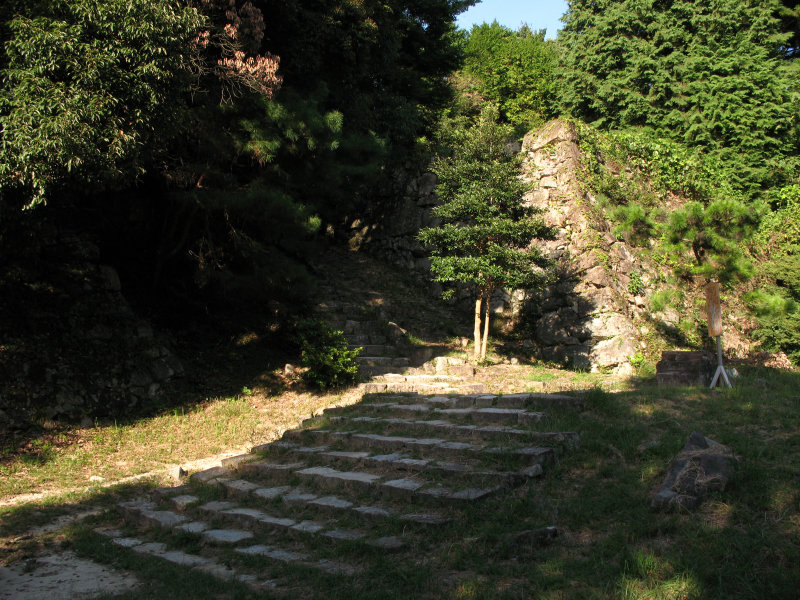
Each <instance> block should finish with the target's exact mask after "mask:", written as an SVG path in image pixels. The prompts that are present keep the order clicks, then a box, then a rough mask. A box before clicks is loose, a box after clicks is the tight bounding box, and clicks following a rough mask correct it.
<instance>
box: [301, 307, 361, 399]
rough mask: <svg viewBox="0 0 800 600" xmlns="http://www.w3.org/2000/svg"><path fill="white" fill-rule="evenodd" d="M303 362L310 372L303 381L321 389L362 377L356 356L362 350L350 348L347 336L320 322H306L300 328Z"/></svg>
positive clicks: (306, 373)
mask: <svg viewBox="0 0 800 600" xmlns="http://www.w3.org/2000/svg"><path fill="white" fill-rule="evenodd" d="M297 333H298V335H299V337H300V349H301V361H302V365H303V366H304V367H306V368H307V369H308V370H307V371H306V372H305V373H304V374H303V379H304V380H305V381H306V383H308V384H309V385H312V386H314V387H316V388H319V389H321V390H327V389H332V388H340V387H343V386H345V385H348V384H351V383H355V381H356V379H357V377H358V363H357V362H356V357H357V356H358V355H359V353H360V352H361V348H354V349H350V348H349V347H348V345H347V338H345V337H344V333H342V332H341V331H339V330H336V329H333V328H332V327H331V326H330V325H328V324H327V323H325V322H323V321H320V320H319V319H304V320H302V321H300V322H299V323H298V325H297Z"/></svg>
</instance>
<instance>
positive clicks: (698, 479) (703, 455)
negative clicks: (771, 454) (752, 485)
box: [652, 431, 736, 510]
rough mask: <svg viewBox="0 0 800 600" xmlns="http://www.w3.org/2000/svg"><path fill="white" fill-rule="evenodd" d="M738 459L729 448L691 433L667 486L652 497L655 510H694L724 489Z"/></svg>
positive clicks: (676, 459) (667, 478)
mask: <svg viewBox="0 0 800 600" xmlns="http://www.w3.org/2000/svg"><path fill="white" fill-rule="evenodd" d="M735 461H736V457H735V456H734V454H733V451H732V450H731V449H730V448H728V447H727V446H723V445H722V444H720V443H718V442H715V441H714V440H712V439H709V438H707V437H705V436H704V435H703V434H702V433H699V432H697V431H695V432H692V434H691V435H690V436H689V440H688V441H687V442H686V445H685V446H684V447H683V449H682V450H681V451H680V453H679V454H678V455H677V456H676V457H675V459H674V460H673V461H672V464H671V466H670V470H669V473H668V474H667V476H666V478H665V479H664V483H663V484H662V485H661V488H660V489H659V490H658V492H657V493H656V495H655V496H654V497H653V501H652V507H653V508H654V509H656V510H671V509H684V510H692V509H694V508H697V507H698V506H700V505H701V504H702V503H703V502H704V501H705V500H706V498H708V496H709V495H710V494H711V493H712V492H715V491H722V490H724V489H725V486H726V485H727V483H728V481H729V480H730V478H731V477H732V476H733V473H734V464H735Z"/></svg>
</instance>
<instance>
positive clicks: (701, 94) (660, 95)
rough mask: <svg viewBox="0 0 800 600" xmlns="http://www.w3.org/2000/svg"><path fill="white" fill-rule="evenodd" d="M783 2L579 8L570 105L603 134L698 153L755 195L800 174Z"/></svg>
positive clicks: (570, 18)
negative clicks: (631, 135) (641, 134)
mask: <svg viewBox="0 0 800 600" xmlns="http://www.w3.org/2000/svg"><path fill="white" fill-rule="evenodd" d="M780 8H781V5H780V4H779V3H778V0H766V1H764V2H744V3H743V2H739V1H736V0H712V1H711V2H705V1H703V2H701V1H699V0H671V1H667V2H664V1H662V0H618V1H609V0H601V1H599V2H594V1H593V2H589V1H586V0H572V1H571V2H570V8H569V12H568V13H567V16H566V21H565V26H564V29H563V31H562V34H561V37H560V38H559V43H560V44H561V46H562V56H563V65H564V66H563V68H564V84H563V92H564V95H563V102H564V106H565V108H566V109H567V110H569V111H570V112H571V113H572V114H573V115H575V116H576V117H579V118H581V119H583V120H585V121H587V122H590V123H594V124H596V125H598V126H600V127H603V128H624V127H630V126H642V127H648V128H651V129H653V130H655V131H656V132H657V133H658V134H660V135H664V136H666V137H669V138H672V139H674V140H677V141H680V142H682V143H684V144H686V145H688V146H690V147H696V148H699V149H701V150H702V151H703V152H705V153H706V155H707V157H708V160H709V161H712V162H713V163H714V164H715V165H717V166H718V168H719V169H721V170H723V171H724V172H725V174H726V176H727V178H728V179H729V180H730V181H731V182H732V183H733V185H734V186H735V187H736V188H737V189H739V190H741V191H743V192H745V193H746V194H747V195H749V196H751V197H752V196H754V195H756V194H758V193H760V192H761V191H763V190H764V189H766V188H768V187H770V186H772V185H775V184H779V183H781V182H783V181H786V180H787V178H790V177H792V176H793V175H794V174H795V170H796V165H795V163H796V161H795V160H794V157H795V156H796V153H797V139H796V136H794V129H793V119H794V115H795V112H796V107H795V105H794V104H793V102H794V97H795V96H794V95H795V92H796V84H795V81H796V77H795V75H794V63H793V62H791V61H785V60H782V59H783V57H784V52H785V49H786V48H787V45H788V44H789V43H790V34H788V33H786V32H785V31H783V30H782V26H781V21H780V19H779V18H778V14H779V9H780Z"/></svg>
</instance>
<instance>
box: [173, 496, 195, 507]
mask: <svg viewBox="0 0 800 600" xmlns="http://www.w3.org/2000/svg"><path fill="white" fill-rule="evenodd" d="M170 501H171V502H172V503H173V504H174V505H175V507H176V508H177V509H178V510H184V509H186V508H187V507H189V506H191V505H192V504H197V503H198V502H200V498H198V497H197V496H192V495H190V494H182V495H180V496H173V497H172V498H170Z"/></svg>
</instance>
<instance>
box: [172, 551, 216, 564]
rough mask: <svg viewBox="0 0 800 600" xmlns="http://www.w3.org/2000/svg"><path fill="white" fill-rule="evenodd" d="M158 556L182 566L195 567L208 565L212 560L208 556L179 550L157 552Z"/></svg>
mask: <svg viewBox="0 0 800 600" xmlns="http://www.w3.org/2000/svg"><path fill="white" fill-rule="evenodd" d="M159 557H161V558H163V559H164V560H166V561H169V562H171V563H174V564H176V565H180V566H182V567H197V566H200V565H208V564H211V563H213V562H214V561H213V560H212V559H210V558H205V557H203V556H198V555H196V554H187V553H186V552H181V551H180V550H168V551H166V552H163V553H161V554H159Z"/></svg>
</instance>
